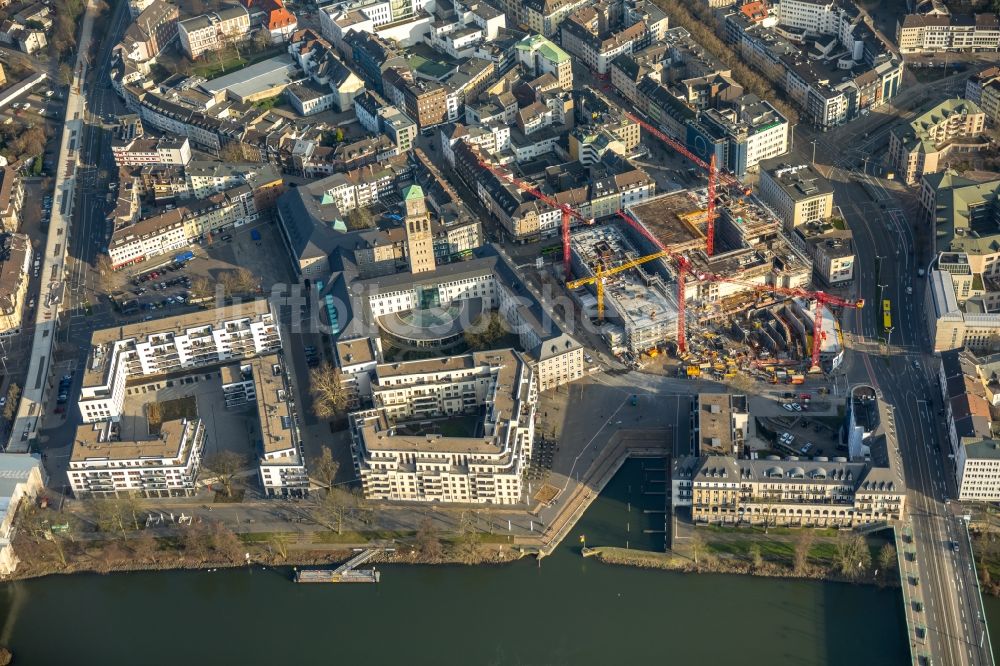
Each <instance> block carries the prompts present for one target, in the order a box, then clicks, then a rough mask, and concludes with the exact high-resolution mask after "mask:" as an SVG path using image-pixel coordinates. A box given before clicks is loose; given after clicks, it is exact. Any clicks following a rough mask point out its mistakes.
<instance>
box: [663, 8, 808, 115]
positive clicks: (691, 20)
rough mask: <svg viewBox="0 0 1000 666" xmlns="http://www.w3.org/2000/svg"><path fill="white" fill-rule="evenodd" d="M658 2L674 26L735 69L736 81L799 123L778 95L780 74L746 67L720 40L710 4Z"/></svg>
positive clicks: (791, 109)
mask: <svg viewBox="0 0 1000 666" xmlns="http://www.w3.org/2000/svg"><path fill="white" fill-rule="evenodd" d="M656 3H657V4H658V5H659V6H660V7H661V8H662V9H663V10H664V11H665V12H666V13H667V14H668V15H669V16H670V26H671V27H677V26H679V27H682V28H684V29H685V30H687V31H688V32H690V33H691V36H692V37H693V38H694V40H695V41H696V42H698V43H699V44H701V45H702V46H704V47H705V48H706V49H708V50H709V51H711V52H712V55H714V56H715V57H716V58H718V59H719V60H720V61H721V62H722V63H723V64H725V65H726V67H728V68H729V69H730V70H732V72H733V78H734V79H736V81H738V82H739V83H740V84H741V85H742V86H743V87H744V88H746V90H747V92H751V93H753V94H754V95H757V96H758V97H760V98H761V99H766V100H768V101H769V102H771V103H772V104H774V106H775V108H776V109H778V110H779V111H780V112H781V113H782V115H784V116H785V117H786V118H788V122H789V124H792V125H794V124H796V123H798V121H799V113H798V111H797V110H796V109H795V108H793V107H792V106H791V105H790V104H787V103H786V102H784V101H783V100H782V99H781V98H780V97H779V95H778V91H777V90H776V88H775V85H774V82H775V81H777V80H779V77H778V76H777V75H776V73H773V72H772V73H767V72H765V74H766V75H767V76H763V75H761V74H760V73H759V72H757V71H755V70H753V69H751V68H750V67H748V66H747V65H746V64H744V61H743V58H742V57H741V56H740V54H739V52H738V51H737V50H734V49H733V48H732V47H730V46H727V45H726V44H724V43H723V41H722V40H721V39H719V37H718V35H717V34H716V33H715V32H714V31H713V29H712V27H713V26H717V25H718V19H717V18H716V15H715V14H714V13H713V12H712V10H711V9H709V6H708V4H707V3H700V2H694V3H682V2H680V0H656ZM768 77H770V80H769V78H768Z"/></svg>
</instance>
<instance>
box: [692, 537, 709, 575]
mask: <svg viewBox="0 0 1000 666" xmlns="http://www.w3.org/2000/svg"><path fill="white" fill-rule="evenodd" d="M688 546H690V548H691V559H693V560H694V566H695V568H696V569H697V570H699V571H701V562H702V561H703V560H704V559H705V556H706V555H707V554H708V544H707V543H705V539H704V538H703V537H702V536H701V535H700V534H698V533H697V532H696V533H694V534H692V535H691V538H690V539H689V540H688Z"/></svg>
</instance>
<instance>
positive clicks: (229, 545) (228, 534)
mask: <svg viewBox="0 0 1000 666" xmlns="http://www.w3.org/2000/svg"><path fill="white" fill-rule="evenodd" d="M208 539H209V543H210V544H211V546H212V550H214V551H215V553H216V555H218V556H219V557H220V558H221V559H224V560H229V561H231V562H237V561H239V560H240V557H241V556H242V554H243V542H242V541H240V538H239V537H238V536H236V534H235V533H234V532H233V531H232V530H231V529H229V528H228V527H226V526H225V525H224V524H223V523H222V521H216V522H214V523H212V526H211V527H210V528H209V534H208Z"/></svg>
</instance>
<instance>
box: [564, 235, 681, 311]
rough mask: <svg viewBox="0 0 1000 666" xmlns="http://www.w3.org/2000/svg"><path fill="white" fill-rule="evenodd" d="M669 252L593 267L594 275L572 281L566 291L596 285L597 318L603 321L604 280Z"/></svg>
mask: <svg viewBox="0 0 1000 666" xmlns="http://www.w3.org/2000/svg"><path fill="white" fill-rule="evenodd" d="M670 254H671V253H670V252H668V251H666V250H660V251H659V252H654V253H653V254H647V255H646V256H645V257H639V258H638V259H632V260H631V261H626V262H625V263H623V264H621V265H619V266H613V267H611V268H607V269H605V268H603V267H601V266H600V265H597V266H595V267H594V273H595V274H594V275H593V276H591V277H585V278H580V279H579V280H573V281H572V282H567V283H566V288H567V289H576V288H577V287H582V286H583V285H585V284H597V318H598V319H599V320H601V321H604V279H605V278H607V277H610V276H612V275H616V274H618V273H623V272H624V271H627V270H629V269H630V268H635V267H636V266H639V265H641V264H644V263H646V262H647V261H655V260H656V259H662V258H664V257H669V256H670Z"/></svg>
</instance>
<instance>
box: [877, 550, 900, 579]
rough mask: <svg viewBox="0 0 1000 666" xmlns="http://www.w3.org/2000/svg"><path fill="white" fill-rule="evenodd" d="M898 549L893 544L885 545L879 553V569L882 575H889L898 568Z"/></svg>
mask: <svg viewBox="0 0 1000 666" xmlns="http://www.w3.org/2000/svg"><path fill="white" fill-rule="evenodd" d="M896 561H897V560H896V547H895V546H893V545H892V544H891V543H887V544H884V545H883V546H882V548H881V550H879V551H878V568H879V570H880V571H881V572H882V575H884V576H885V575H888V574H889V572H890V571H893V570H894V569H895V568H896Z"/></svg>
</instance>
